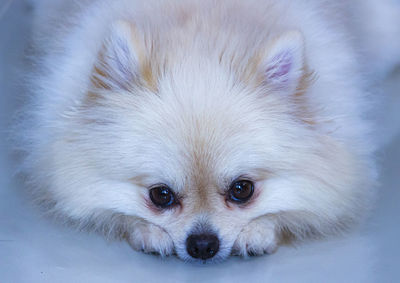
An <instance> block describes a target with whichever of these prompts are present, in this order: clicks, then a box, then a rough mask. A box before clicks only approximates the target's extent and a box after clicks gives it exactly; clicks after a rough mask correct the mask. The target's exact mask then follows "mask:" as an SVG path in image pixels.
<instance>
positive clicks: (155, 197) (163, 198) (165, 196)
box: [150, 185, 175, 208]
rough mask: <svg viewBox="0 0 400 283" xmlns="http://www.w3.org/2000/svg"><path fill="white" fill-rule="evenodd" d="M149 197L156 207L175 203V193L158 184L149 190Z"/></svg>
mask: <svg viewBox="0 0 400 283" xmlns="http://www.w3.org/2000/svg"><path fill="white" fill-rule="evenodd" d="M150 199H151V201H152V202H153V203H154V204H155V205H156V206H158V207H161V208H167V207H169V206H171V205H173V204H175V195H174V193H173V191H172V190H171V189H170V188H168V187H167V186H164V185H163V186H159V187H155V188H152V189H151V190H150Z"/></svg>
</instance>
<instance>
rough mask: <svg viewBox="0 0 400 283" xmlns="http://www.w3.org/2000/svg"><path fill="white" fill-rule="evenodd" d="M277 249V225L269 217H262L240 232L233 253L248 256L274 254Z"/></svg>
mask: <svg viewBox="0 0 400 283" xmlns="http://www.w3.org/2000/svg"><path fill="white" fill-rule="evenodd" d="M277 249H278V237H277V235H276V232H275V225H274V224H273V223H272V222H270V221H269V220H268V219H264V218H260V219H256V220H253V221H251V222H250V223H249V224H248V225H247V226H245V227H244V228H243V230H242V231H241V232H240V233H239V235H238V237H237V239H236V241H235V243H234V245H233V254H235V255H240V256H244V257H246V256H254V255H262V254H265V253H267V254H272V253H274V252H275V251H276V250H277Z"/></svg>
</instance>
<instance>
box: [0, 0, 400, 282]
mask: <svg viewBox="0 0 400 283" xmlns="http://www.w3.org/2000/svg"><path fill="white" fill-rule="evenodd" d="M6 2H7V1H6V0H1V1H0V11H1V7H2V6H3V5H4V3H6ZM29 15H30V13H29V7H27V6H26V5H25V4H23V3H22V1H21V0H15V1H14V3H13V4H12V5H11V7H10V9H9V10H8V11H7V13H6V14H4V15H3V16H2V17H1V15H0V17H1V18H0V99H1V100H0V127H1V128H0V134H1V140H0V282H160V281H163V282H203V281H207V282H225V281H226V282H232V283H233V282H400V244H399V243H398V240H399V239H400V226H399V224H400V220H399V215H400V170H399V169H400V166H399V165H400V146H399V145H400V137H398V138H397V139H396V140H395V141H393V142H392V143H391V145H389V146H388V147H387V148H385V149H384V150H383V151H382V153H381V155H380V156H381V158H380V159H381V160H382V162H381V163H382V168H383V169H382V178H381V182H382V185H381V188H380V194H379V195H380V198H379V200H378V203H377V208H376V210H375V211H374V213H373V215H372V216H371V219H369V221H368V223H366V225H365V226H364V227H362V228H361V229H360V230H359V231H357V232H354V233H352V234H351V235H346V236H345V237H342V238H339V239H338V238H336V239H332V240H325V241H320V242H313V243H307V244H303V245H300V246H298V247H282V248H280V249H279V251H278V252H277V253H276V254H274V255H272V256H263V257H255V258H250V259H248V260H243V259H241V258H231V259H229V260H228V261H226V262H224V263H222V264H217V265H192V264H187V263H184V262H182V261H180V260H179V259H177V258H175V257H169V258H165V259H161V258H158V257H155V256H150V255H144V254H140V253H137V252H134V251H133V250H131V248H130V247H129V246H128V245H127V244H126V243H124V242H111V243H109V242H106V241H105V240H104V239H103V238H102V237H100V236H98V235H95V234H86V233H80V232H76V231H73V230H71V229H69V228H65V227H61V226H59V225H58V224H56V223H53V222H51V221H49V220H48V219H44V218H42V217H41V216H40V215H39V213H38V211H37V209H35V208H34V207H32V205H31V204H30V203H29V200H28V199H27V197H26V196H25V195H24V194H23V192H22V190H21V188H20V185H19V184H18V183H17V181H16V180H14V179H13V178H12V165H11V164H12V160H11V157H10V156H9V155H8V154H7V150H8V147H9V145H8V143H7V140H6V138H5V137H6V134H5V132H6V131H7V129H8V126H7V125H9V123H10V120H11V117H10V115H11V113H12V111H13V109H14V108H15V105H16V104H17V103H16V97H17V96H18V92H19V91H20V88H19V87H18V79H17V73H18V70H17V69H18V67H19V66H20V65H21V64H22V53H23V48H24V46H25V43H26V37H27V36H28V34H29V26H30V18H29Z"/></svg>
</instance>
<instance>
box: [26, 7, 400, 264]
mask: <svg viewBox="0 0 400 283" xmlns="http://www.w3.org/2000/svg"><path fill="white" fill-rule="evenodd" d="M351 2H352V3H349V2H348V1H344V0H340V1H326V0H323V1H321V0H318V1H317V0H309V1H308V0H301V1H288V0H283V1H282V0H280V1H278V0H250V1H240V0H219V1H215V0H204V1H203V0H202V1H200V0H183V1H178V0H171V1H162V0H149V1H138V0H131V1H128V0H116V1H105V0H85V1H67V0H65V1H63V0H62V1H60V0H58V1H45V0H42V1H39V2H38V3H36V5H37V6H36V8H35V9H36V10H35V11H36V12H35V13H36V16H35V21H34V25H33V26H34V30H33V33H32V34H33V35H32V37H33V50H34V51H33V54H34V55H33V62H34V64H32V65H34V70H33V71H31V72H30V74H28V90H29V98H28V102H27V103H26V105H25V106H24V108H23V110H22V111H21V112H22V113H23V114H22V118H20V119H19V125H18V126H19V130H18V132H19V135H20V136H19V137H18V148H19V150H20V151H22V153H23V160H22V161H21V165H20V168H19V170H20V172H22V173H24V174H25V175H26V183H27V187H28V188H29V191H30V192H31V194H32V196H33V198H34V200H35V201H36V202H37V203H38V204H39V205H40V206H41V207H42V208H44V209H45V211H46V212H48V213H49V214H51V215H53V216H54V217H56V218H58V219H60V220H61V221H63V222H66V223H68V224H72V225H75V226H76V227H78V228H83V229H88V230H94V231H97V232H100V233H103V234H104V235H105V236H107V237H111V238H116V239H125V240H127V242H128V243H129V244H130V245H131V246H132V247H133V249H135V250H138V251H144V252H146V253H157V254H160V255H162V256H166V255H171V254H176V255H177V256H178V257H179V258H181V259H182V260H185V261H194V262H196V261H200V262H204V261H207V262H218V261H222V260H224V259H226V258H227V257H229V256H230V255H232V254H234V255H240V256H243V257H247V256H249V255H261V254H271V253H273V252H274V251H276V250H277V248H278V247H279V246H280V245H282V244H287V243H295V242H299V241H303V240H306V239H310V238H311V239H312V238H320V237H325V236H330V235H335V234H338V233H342V232H343V231H346V230H348V229H349V228H353V227H354V226H355V225H357V223H360V221H361V220H362V219H363V218H364V217H365V215H366V214H367V212H368V211H369V209H370V208H371V206H372V205H373V200H374V196H375V194H376V187H377V186H376V185H377V176H378V173H377V168H376V167H377V166H376V162H375V158H374V155H375V152H376V149H377V148H378V144H379V143H378V141H377V140H376V138H375V137H374V129H375V128H374V123H373V121H372V120H371V119H368V113H369V111H371V109H373V108H374V105H375V102H374V101H375V98H374V97H375V96H374V92H373V91H371V88H370V84H369V82H370V81H368V79H367V78H368V76H369V74H376V75H375V78H376V80H380V79H381V78H383V77H384V76H385V75H387V74H388V73H389V70H390V68H391V66H392V65H393V63H394V62H393V61H394V59H393V58H397V59H398V58H400V56H399V55H400V54H399V53H400V44H399V42H393V40H392V39H393V38H394V37H393V35H396V34H397V35H400V29H399V27H400V25H395V24H393V23H395V21H396V19H398V18H399V17H398V15H400V13H399V12H398V10H399V9H397V8H398V7H397V6H396V4H394V3H389V2H390V1H382V3H379V5H380V6H376V7H375V6H374V5H377V4H376V3H374V1H351ZM395 8H396V9H395ZM371 17H374V18H375V19H376V21H375V22H380V21H385V22H387V23H390V24H388V26H387V28H386V29H383V30H382V29H379V28H374V27H373V24H374V21H371V20H369V19H370V18H371ZM397 38H400V37H397ZM389 42H390V44H389ZM378 43H379V44H378ZM378 74H379V75H378Z"/></svg>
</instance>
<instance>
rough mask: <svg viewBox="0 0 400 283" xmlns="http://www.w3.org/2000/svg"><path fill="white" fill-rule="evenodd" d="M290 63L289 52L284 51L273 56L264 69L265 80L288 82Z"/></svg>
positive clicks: (291, 63)
mask: <svg viewBox="0 0 400 283" xmlns="http://www.w3.org/2000/svg"><path fill="white" fill-rule="evenodd" d="M292 65H293V62H292V56H291V54H290V53H289V52H284V53H281V54H279V55H277V56H275V57H273V58H272V59H271V60H270V61H269V63H268V65H267V69H266V70H265V74H266V78H267V80H268V81H278V82H279V83H286V82H288V81H289V72H290V71H291V69H292Z"/></svg>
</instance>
